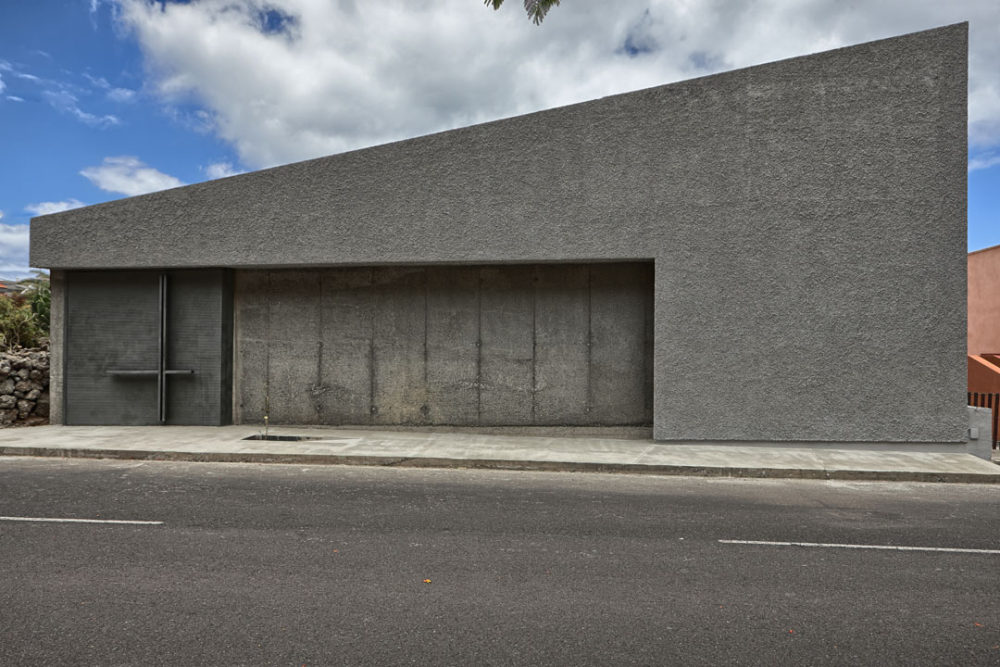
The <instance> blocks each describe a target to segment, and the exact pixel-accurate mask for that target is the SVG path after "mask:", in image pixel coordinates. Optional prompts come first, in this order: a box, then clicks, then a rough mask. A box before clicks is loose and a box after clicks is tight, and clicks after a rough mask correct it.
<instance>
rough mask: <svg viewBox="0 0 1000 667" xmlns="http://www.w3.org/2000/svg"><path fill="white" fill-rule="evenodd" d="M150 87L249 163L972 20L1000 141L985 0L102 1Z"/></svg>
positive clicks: (995, 53) (974, 113)
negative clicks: (544, 8)
mask: <svg viewBox="0 0 1000 667" xmlns="http://www.w3.org/2000/svg"><path fill="white" fill-rule="evenodd" d="M117 3H118V8H119V11H118V12H117V15H118V17H119V20H120V21H121V23H122V24H123V25H124V26H126V27H127V28H130V29H131V30H132V31H133V34H134V35H135V37H136V38H137V40H138V42H139V44H140V47H141V48H142V50H143V52H144V54H145V56H146V60H147V63H148V66H149V69H150V72H151V73H152V76H153V86H154V89H155V90H157V91H159V93H160V94H161V95H162V96H163V98H164V99H165V100H166V101H167V102H168V103H170V104H174V103H178V104H180V103H184V104H185V106H187V103H189V102H192V101H193V102H194V103H195V104H196V105H200V106H201V107H203V108H204V109H205V110H207V111H208V112H209V113H210V118H211V121H212V127H213V128H214V131H215V132H216V133H217V134H218V136H220V137H221V138H222V139H224V140H225V141H227V142H229V143H230V144H231V145H232V146H234V147H235V149H236V151H237V153H238V155H239V157H240V160H241V161H242V162H243V163H245V164H247V165H252V166H255V167H261V166H268V165H272V164H278V163H282V162H289V161H292V160H299V159H304V158H309V157H315V156H318V155H325V154H330V153H334V152H339V151H343V150H347V149H352V148H358V147H362V146H368V145H372V144H377V143H383V142H386V141H391V140H394V139H400V138H405V137H412V136H416V135H420V134H424V133H428V132H433V131H438V130H443V129H448V128H452V127H457V126H463V125H468V124H471V123H476V122H481V121H485V120H490V119H495V118H501V117H505V116H511V115H515V114H519V113H525V112H528V111H532V110H537V109H543V108H548V107H552V106H558V105H562V104H567V103H571V102H578V101H583V100H588V99H593V98H596V97H600V96H603V95H607V94H611V93H617V92H624V91H628V90H635V89H638V88H643V87H648V86H654V85H659V84H663V83H668V82H671V81H676V80H680V79H686V78H691V77H694V76H699V75H702V74H707V73H710V72H715V71H721V70H726V69H732V68H736V67H743V66H747V65H752V64H757V63H763V62H768V61H773V60H777V59H780V58H785V57H790V56H796V55H802V54H806V53H813V52H817V51H822V50H825V49H829V48H834V47H837V46H842V45H846V44H852V43H858V42H863V41H867V40H872V39H878V38H882V37H889V36H892V35H896V34H902V33H906V32H911V31H915V30H921V29H925V28H930V27H934V26H938V25H944V24H948V23H955V22H958V21H964V20H967V19H968V20H970V21H971V39H970V44H971V67H970V69H971V77H972V78H971V82H970V88H969V91H970V93H969V94H970V101H969V105H970V106H969V121H970V139H971V140H972V142H973V144H974V145H996V144H1000V103H998V102H1000V68H997V67H996V66H995V64H996V63H997V62H1000V3H997V2H996V0H953V1H952V2H947V3H944V2H938V1H935V2H931V1H930V0H885V1H884V2H878V3H844V2H841V1H840V0H740V1H733V2H722V1H721V0H716V1H709V2H705V1H699V0H618V2H615V3H613V4H609V3H608V2H607V1H606V0H575V1H574V2H571V3H563V4H562V5H561V6H559V7H557V8H555V9H554V10H553V11H552V12H550V13H549V15H548V17H547V18H546V19H545V22H544V23H543V24H542V25H541V26H535V25H533V24H532V23H531V22H530V21H528V20H527V19H526V18H525V16H524V11H523V7H522V6H521V4H522V3H520V2H515V1H513V0H511V1H510V2H507V3H505V5H504V6H503V8H502V9H501V10H500V11H499V12H494V11H492V10H490V9H489V8H488V7H485V6H483V4H482V3H481V2H470V1H469V0H437V1H434V2H431V1H429V0H380V1H379V2H357V1H355V0H340V1H339V2H331V1H330V0H201V1H199V2H191V3H172V2H168V3H165V4H164V3H153V2H148V1H146V0H117Z"/></svg>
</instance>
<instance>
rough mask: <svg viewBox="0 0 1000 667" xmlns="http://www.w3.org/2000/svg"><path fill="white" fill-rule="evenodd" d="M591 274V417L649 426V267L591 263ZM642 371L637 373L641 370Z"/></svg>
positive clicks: (650, 406)
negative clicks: (638, 287)
mask: <svg viewBox="0 0 1000 667" xmlns="http://www.w3.org/2000/svg"><path fill="white" fill-rule="evenodd" d="M589 271H590V276H589V279H590V388H589V395H590V399H589V400H590V416H591V420H592V421H593V423H595V424H648V423H651V422H652V393H651V392H650V387H649V381H650V378H651V377H652V376H651V374H650V373H648V372H647V371H648V369H647V367H646V362H647V359H649V356H650V352H651V350H650V346H649V343H650V342H651V341H650V340H649V337H648V335H647V329H648V327H649V325H650V323H651V322H652V319H653V317H652V310H653V294H652V290H645V289H637V286H641V285H652V283H653V278H652V266H650V265H648V264H632V265H610V266H609V265H602V264H594V265H592V266H590V267H589ZM640 369H641V371H642V372H637V370H640Z"/></svg>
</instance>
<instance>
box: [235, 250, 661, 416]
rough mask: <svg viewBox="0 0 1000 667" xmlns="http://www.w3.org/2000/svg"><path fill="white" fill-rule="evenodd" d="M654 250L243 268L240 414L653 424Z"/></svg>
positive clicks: (240, 287)
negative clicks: (420, 263) (511, 261)
mask: <svg viewBox="0 0 1000 667" xmlns="http://www.w3.org/2000/svg"><path fill="white" fill-rule="evenodd" d="M652 311H653V271H652V266H651V265H650V264H649V263H602V264H590V265H585V264H584V265H581V264H555V265H551V264H548V265H531V264H518V265H512V266H496V265H485V266H448V267H412V266H411V267H369V268H348V269H343V268H332V269H280V270H273V271H263V270H246V271H238V272H237V273H236V318H237V321H238V326H237V332H236V361H237V373H236V378H235V384H236V387H237V389H236V392H235V396H236V404H235V415H236V421H237V422H239V423H256V424H259V423H263V420H264V415H265V413H266V414H267V415H268V417H269V421H270V423H272V424H336V425H373V424H375V425H377V424H382V425H400V424H417V425H419V424H434V425H459V426H461V425H471V426H515V425H534V426H537V425H548V426H568V425H583V426H587V425H593V426H597V425H602V426H608V425H615V426H629V425H651V424H652V421H653V412H652V400H653V396H652Z"/></svg>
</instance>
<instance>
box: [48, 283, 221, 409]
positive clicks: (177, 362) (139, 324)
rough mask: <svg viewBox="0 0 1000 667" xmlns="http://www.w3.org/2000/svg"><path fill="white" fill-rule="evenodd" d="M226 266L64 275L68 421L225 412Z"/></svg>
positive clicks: (65, 391) (65, 394)
mask: <svg viewBox="0 0 1000 667" xmlns="http://www.w3.org/2000/svg"><path fill="white" fill-rule="evenodd" d="M228 284H229V281H228V272H225V271H222V270H199V271H172V272H156V271H88V272H71V273H70V274H69V275H68V276H67V298H66V345H65V350H66V359H65V369H66V370H65V382H66V384H65V388H64V396H65V401H66V402H65V406H66V408H65V410H66V412H65V414H66V423H67V424H122V425H145V424H222V423H228V422H229V421H230V414H231V399H230V396H231V394H230V393H229V389H228V388H229V386H230V382H231V377H230V375H231V372H230V368H231V361H230V357H231V342H230V339H231V308H232V305H231V290H230V289H229V287H228Z"/></svg>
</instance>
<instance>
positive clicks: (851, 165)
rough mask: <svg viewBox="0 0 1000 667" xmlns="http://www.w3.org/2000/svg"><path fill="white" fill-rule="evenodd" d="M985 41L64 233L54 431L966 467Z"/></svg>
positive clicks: (945, 43) (350, 160) (50, 226)
mask: <svg viewBox="0 0 1000 667" xmlns="http://www.w3.org/2000/svg"><path fill="white" fill-rule="evenodd" d="M966 88H967V25H966V24H960V25H954V26H948V27H943V28H938V29H935V30H929V31H926V32H921V33H915V34H911V35H905V36H902V37H896V38H892V39H886V40H881V41H877V42H871V43H867V44H861V45H858V46H852V47H848V48H843V49H838V50H835V51H829V52H825V53H820V54H816V55H810V56H805V57H801V58H793V59H790V60H784V61H780V62H775V63H770V64H766V65H761V66H757V67H750V68H747V69H741V70H736V71H732V72H726V73H723V74H717V75H712V76H707V77H703V78H698V79H693V80H690V81H684V82H680V83H675V84H671V85H666V86H662V87H657V88H651V89H648V90H640V91H637V92H632V93H626V94H623V95H615V96H611V97H606V98H603V99H599V100H595V101H591V102H586V103H582V104H576V105H572V106H567V107H563V108H558V109H552V110H548V111H542V112H539V113H533V114H529V115H525V116H520V117H516V118H510V119H506V120H500V121H496V122H491V123H485V124H482V125H476V126H472V127H466V128H462V129H458V130H452V131H448V132H442V133H439V134H434V135H430V136H424V137H419V138H416V139H411V140H407V141H401V142H398V143H392V144H387V145H383V146H376V147H373V148H367V149H364V150H358V151H353V152H349V153H344V154H341V155H334V156H330V157H325V158H320V159H316V160H310V161H306V162H301V163H296V164H290V165H286V166H281V167H276V168H273V169H266V170H263V171H258V172H254V173H249V174H243V175H239V176H233V177H230V178H225V179H221V180H217V181H211V182H206V183H199V184H196V185H190V186H185V187H181V188H176V189H173V190H167V191H163V192H157V193H154V194H149V195H145V196H141V197H132V198H128V199H122V200H119V201H113V202H109V203H105V204H99V205H96V206H89V207H86V208H81V209H77V210H72V211H67V212H64V213H57V214H54V215H48V216H42V217H39V218H35V219H34V220H32V223H31V263H32V265H33V266H37V267H44V268H48V269H50V270H51V275H52V284H53V299H54V301H53V310H52V320H53V331H52V340H53V357H54V361H53V366H52V375H53V378H52V388H53V397H52V401H53V406H52V414H53V421H55V422H57V423H59V422H63V423H66V424H106V423H116V424H155V423H166V424H226V423H232V422H236V423H246V424H258V423H261V422H262V420H263V419H264V417H265V415H267V416H268V417H269V420H270V422H271V423H272V424H281V423H285V424H344V425H359V424H360V425H387V426H393V425H432V426H433V425H442V426H444V425H447V426H466V427H497V426H537V427H548V426H609V427H622V426H640V427H651V428H652V433H653V436H654V437H655V438H656V439H658V440H666V441H670V440H684V441H704V442H706V443H711V442H718V441H742V442H747V441H796V442H803V441H814V442H861V443H885V442H921V443H955V444H958V443H965V441H966V436H967V429H968V426H969V421H968V416H967V411H966V406H965V383H966V369H965V342H966V314H965V302H966V299H965V290H966V287H965V280H966V278H965V275H966V274H965V271H966V265H965V261H966V99H967V90H966Z"/></svg>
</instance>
